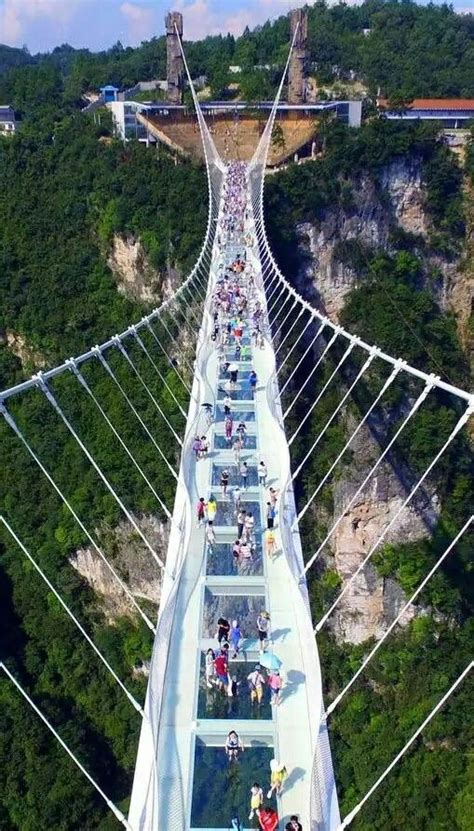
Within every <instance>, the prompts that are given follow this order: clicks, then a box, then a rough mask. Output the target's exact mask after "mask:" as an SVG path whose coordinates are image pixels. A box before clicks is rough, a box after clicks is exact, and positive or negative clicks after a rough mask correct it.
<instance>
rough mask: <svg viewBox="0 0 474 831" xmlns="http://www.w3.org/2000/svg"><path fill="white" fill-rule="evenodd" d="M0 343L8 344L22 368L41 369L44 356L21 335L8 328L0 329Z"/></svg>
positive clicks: (43, 365)
mask: <svg viewBox="0 0 474 831" xmlns="http://www.w3.org/2000/svg"><path fill="white" fill-rule="evenodd" d="M0 343H4V344H6V345H7V346H8V348H9V349H10V351H11V352H13V354H14V355H16V357H17V358H18V359H19V361H20V362H21V365H22V367H23V369H26V370H29V371H31V370H35V369H43V367H45V366H46V358H45V357H44V356H43V355H42V354H41V352H38V350H36V349H34V348H33V347H32V346H30V344H29V343H28V342H27V340H26V338H24V337H23V335H19V334H18V333H17V332H12V331H11V330H10V329H5V330H3V331H2V330H0Z"/></svg>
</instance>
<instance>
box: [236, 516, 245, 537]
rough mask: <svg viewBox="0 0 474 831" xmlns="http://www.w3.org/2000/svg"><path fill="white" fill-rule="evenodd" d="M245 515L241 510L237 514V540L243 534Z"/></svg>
mask: <svg viewBox="0 0 474 831" xmlns="http://www.w3.org/2000/svg"><path fill="white" fill-rule="evenodd" d="M246 516H247V514H246V513H245V511H243V510H242V509H241V510H240V511H239V512H238V514H237V536H238V538H239V540H241V539H242V535H243V533H244V525H245V517H246Z"/></svg>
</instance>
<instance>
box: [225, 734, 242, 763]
mask: <svg viewBox="0 0 474 831" xmlns="http://www.w3.org/2000/svg"><path fill="white" fill-rule="evenodd" d="M244 749H245V748H244V743H243V741H242V739H241V738H240V736H239V734H238V733H236V731H235V730H230V732H229V733H228V734H227V739H226V743H225V752H226V755H227V758H228V760H229V762H235V761H236V760H237V759H238V756H239V753H243V751H244Z"/></svg>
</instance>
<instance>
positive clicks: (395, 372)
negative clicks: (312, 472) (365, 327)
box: [296, 361, 403, 522]
mask: <svg viewBox="0 0 474 831" xmlns="http://www.w3.org/2000/svg"><path fill="white" fill-rule="evenodd" d="M402 364H403V361H400V364H399V366H396V367H394V368H393V369H392V372H391V373H390V375H389V377H388V378H387V380H386V381H385V383H384V385H383V387H382V389H381V390H380V392H379V393H378V394H377V396H376V398H375V399H374V401H373V402H372V404H371V405H370V407H369V409H368V410H367V411H366V413H365V415H364V417H363V418H362V420H361V421H359V423H358V425H357V427H356V428H355V430H354V431H353V432H352V434H351V435H350V437H349V439H348V440H347V442H346V443H345V445H344V447H343V448H342V450H341V452H340V453H339V454H338V456H337V458H336V459H335V460H334V462H333V463H332V465H331V467H330V468H328V470H327V471H326V473H325V475H324V476H323V478H322V479H321V481H320V482H319V484H318V486H317V488H316V490H315V491H313V493H312V494H311V496H310V498H309V499H308V501H307V503H306V505H305V506H304V508H302V510H301V511H300V512H299V514H298V516H297V518H296V521H297V522H299V521H300V520H301V519H302V517H303V516H304V515H305V513H306V511H307V510H308V508H309V507H310V505H311V504H312V502H313V500H314V499H315V498H316V496H317V495H318V493H319V491H320V490H321V488H322V487H323V485H324V484H325V482H326V481H327V479H328V478H329V476H330V475H331V473H332V472H333V470H334V468H335V467H336V465H337V464H338V462H339V461H340V460H341V459H342V457H343V456H344V453H345V452H346V450H347V448H348V447H349V445H350V444H351V443H352V441H353V439H355V437H356V435H357V434H358V432H359V430H361V428H362V427H363V425H364V424H365V422H366V421H367V419H368V418H369V416H370V414H371V413H372V411H373V410H374V409H375V407H376V406H377V404H378V403H379V401H380V400H381V398H383V396H384V395H385V393H386V391H387V390H388V388H389V386H390V385H391V384H392V383H393V381H394V380H395V378H396V377H397V375H398V373H399V372H400V370H401V368H402Z"/></svg>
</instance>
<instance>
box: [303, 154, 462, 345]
mask: <svg viewBox="0 0 474 831" xmlns="http://www.w3.org/2000/svg"><path fill="white" fill-rule="evenodd" d="M421 170H422V169H421V162H420V161H418V160H416V159H409V160H405V159H402V160H397V161H394V162H392V163H391V164H390V165H387V167H385V168H384V169H383V170H382V171H381V174H380V176H379V180H378V182H377V183H375V182H374V180H373V179H372V178H370V176H368V175H366V176H364V175H363V176H361V177H360V178H359V179H358V180H357V181H354V182H353V183H352V189H351V203H350V206H349V207H347V208H340V207H337V208H335V209H331V210H328V211H326V212H325V214H324V216H323V219H322V220H321V221H320V222H319V223H317V224H310V223H303V224H301V225H300V226H299V228H298V231H299V234H300V239H301V246H302V249H303V252H304V254H305V255H306V257H305V258H306V263H307V265H306V267H305V270H304V273H303V274H302V275H301V279H302V280H304V282H305V284H306V289H307V284H308V282H309V283H311V285H312V287H313V289H314V292H315V294H316V297H317V301H318V304H319V306H320V308H321V309H322V310H324V311H325V313H326V314H327V315H328V316H329V317H330V318H331V319H332V320H334V321H338V318H339V315H340V312H341V309H342V307H343V305H344V298H345V296H346V295H347V293H348V292H349V291H350V290H351V288H352V287H353V286H354V285H355V284H356V283H357V279H358V278H357V274H356V271H355V270H354V269H353V268H352V267H351V266H350V265H349V264H347V263H345V262H344V261H343V260H342V259H341V256H340V254H339V252H340V249H341V244H343V243H347V242H349V241H357V242H358V243H360V244H361V245H362V246H363V247H367V248H379V249H383V250H385V251H387V252H392V251H393V250H394V249H393V244H392V242H391V239H392V234H393V231H394V230H395V229H401V230H402V231H403V232H405V233H407V234H411V235H413V236H414V237H417V238H418V239H419V242H420V244H421V245H424V244H426V243H429V238H430V234H431V233H432V231H433V230H434V229H433V228H432V225H431V221H430V218H429V216H428V214H427V212H426V209H425V201H426V192H425V188H424V184H423V181H422V172H421ZM471 199H472V197H471ZM467 205H468V203H467ZM469 228H470V229H471V230H470V231H469ZM469 234H470V236H471V238H472V219H471V222H469V210H468V239H469ZM466 257H467V254H465V255H463V257H462V260H459V259H458V260H456V259H455V260H448V259H446V258H445V257H443V256H441V255H439V254H436V253H435V252H434V251H432V250H430V248H429V245H428V246H427V247H426V248H424V250H423V260H424V262H425V267H426V271H427V272H431V274H434V273H435V274H436V278H435V279H433V277H430V288H431V290H433V291H434V293H435V296H436V300H437V301H438V303H439V304H440V306H441V308H442V309H444V310H445V311H448V310H452V311H453V312H454V313H455V314H456V317H457V320H458V326H459V333H460V336H461V340H462V341H463V342H464V343H466V338H467V319H468V316H469V310H470V307H471V302H470V301H471V298H472V295H473V280H472V252H471V256H470V258H469V262H468V263H466V262H465V260H466ZM469 263H470V266H469Z"/></svg>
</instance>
